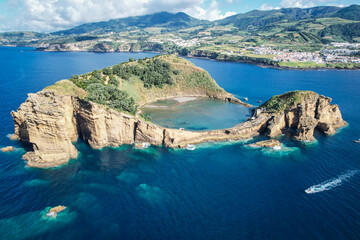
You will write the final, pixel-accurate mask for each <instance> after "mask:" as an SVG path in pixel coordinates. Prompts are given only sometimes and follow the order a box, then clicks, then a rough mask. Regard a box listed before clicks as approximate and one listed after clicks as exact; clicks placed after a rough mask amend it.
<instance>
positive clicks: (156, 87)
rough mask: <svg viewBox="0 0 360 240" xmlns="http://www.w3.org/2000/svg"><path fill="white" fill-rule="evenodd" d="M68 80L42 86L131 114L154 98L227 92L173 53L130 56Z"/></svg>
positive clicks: (212, 95)
mask: <svg viewBox="0 0 360 240" xmlns="http://www.w3.org/2000/svg"><path fill="white" fill-rule="evenodd" d="M69 80H70V81H68V80H62V81H60V82H57V83H56V84H54V85H52V86H49V87H47V88H46V89H47V90H52V91H56V92H58V93H61V94H66V95H73V96H77V97H80V98H82V99H84V100H85V101H93V102H96V103H99V104H102V105H106V106H108V107H109V108H113V109H116V110H118V111H123V112H128V113H130V114H133V115H134V114H135V113H136V112H137V110H138V107H139V106H141V105H142V104H145V103H147V102H149V101H153V100H156V99H161V98H167V97H171V96H182V95H187V96H189V95H193V96H209V97H215V98H223V99H225V96H226V95H228V94H227V93H226V92H225V91H224V90H223V89H222V88H220V87H219V86H218V85H217V83H216V82H215V80H214V79H212V78H211V76H210V75H209V73H207V72H206V71H205V70H203V69H201V68H198V67H196V66H195V65H194V64H192V63H191V62H189V61H187V60H185V59H183V58H180V57H177V56H175V55H160V56H155V57H153V58H144V59H139V60H135V59H133V58H130V59H129V61H128V62H124V63H120V64H117V65H114V66H112V67H107V68H104V69H102V70H94V71H92V72H90V73H86V74H82V75H73V76H72V77H71V79H69Z"/></svg>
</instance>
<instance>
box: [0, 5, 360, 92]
mask: <svg viewBox="0 0 360 240" xmlns="http://www.w3.org/2000/svg"><path fill="white" fill-rule="evenodd" d="M359 9H360V6H359V5H351V6H348V7H343V8H341V7H333V6H319V7H313V8H305V9H301V8H284V9H273V10H268V11H260V10H253V11H249V12H247V13H240V14H236V15H233V16H230V17H227V18H225V19H221V20H217V21H205V20H199V19H196V18H193V17H191V16H189V15H187V14H185V13H168V12H160V13H155V14H150V15H144V16H136V17H127V18H119V19H112V20H109V21H103V22H94V23H86V24H82V25H80V26H77V27H74V28H71V29H67V30H62V31H58V32H53V33H48V34H43V33H34V32H10V33H0V45H3V46H32V47H34V46H35V47H37V49H38V50H43V51H91V52H123V51H125V52H139V51H151V52H161V53H167V54H172V53H177V54H179V55H182V56H195V57H206V58H211V59H216V60H220V61H236V62H247V63H254V64H260V65H266V66H272V67H286V68H310V69H311V68H342V69H356V68H360V58H359V57H358V55H356V51H357V52H359V47H354V46H353V45H351V44H353V43H360V32H359V29H360V17H359V12H360V11H359ZM345 42H346V43H349V44H348V45H347V46H345V47H344V46H338V47H334V46H333V45H332V44H333V43H345ZM334 48H338V49H339V50H341V49H344V48H345V49H347V50H349V51H350V52H348V53H346V52H345V53H342V52H331V51H330V52H329V51H326V50H333V49H334ZM302 53H309V54H308V55H307V56H305V57H304V55H301V54H302ZM310 62H312V63H310ZM127 70H129V71H132V69H125V70H124V71H123V72H124V74H127V72H126V71H127ZM144 78H146V76H144ZM158 80H159V81H160V82H162V80H161V79H158ZM158 80H155V81H158ZM145 82H146V81H145ZM164 82H166V81H164ZM150 85H152V83H148V86H150ZM160 85H161V84H160Z"/></svg>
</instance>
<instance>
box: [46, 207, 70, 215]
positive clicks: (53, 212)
mask: <svg viewBox="0 0 360 240" xmlns="http://www.w3.org/2000/svg"><path fill="white" fill-rule="evenodd" d="M65 209H66V207H65V206H61V205H59V206H56V207H53V208H50V210H49V212H48V213H46V216H48V217H52V218H56V217H57V214H58V213H59V212H62V211H64V210H65Z"/></svg>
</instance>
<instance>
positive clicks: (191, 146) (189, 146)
mask: <svg viewBox="0 0 360 240" xmlns="http://www.w3.org/2000/svg"><path fill="white" fill-rule="evenodd" d="M195 149H196V147H195V145H192V144H188V145H186V150H190V151H194V150H195Z"/></svg>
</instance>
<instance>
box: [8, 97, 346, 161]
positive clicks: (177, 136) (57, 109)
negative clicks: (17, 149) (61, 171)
mask: <svg viewBox="0 0 360 240" xmlns="http://www.w3.org/2000/svg"><path fill="white" fill-rule="evenodd" d="M269 101H270V100H269ZM330 102H331V99H330V98H327V97H324V96H319V95H318V94H316V93H312V92H311V94H309V96H305V98H304V99H302V101H301V102H299V103H297V104H293V105H291V104H290V105H289V106H288V107H287V108H286V109H284V110H282V111H280V112H269V110H268V109H267V108H266V104H265V105H264V106H265V107H263V108H258V109H255V111H254V114H253V117H251V118H250V119H248V120H247V121H245V122H242V123H240V124H238V125H236V126H234V127H232V128H228V129H221V130H212V131H201V132H196V131H186V130H180V129H169V128H164V127H161V126H158V125H155V124H153V123H150V122H146V121H144V120H143V119H140V118H138V117H135V116H131V115H128V114H125V113H122V112H119V111H116V110H113V109H109V108H108V107H106V106H103V105H99V104H96V103H93V102H86V101H84V100H81V99H79V98H78V97H74V96H64V95H61V94H60V95H59V94H56V93H55V92H52V91H41V92H38V93H36V94H29V97H28V99H27V100H26V102H24V103H23V104H21V106H20V108H19V109H18V110H17V112H12V116H13V118H14V123H15V133H14V134H15V136H16V137H17V138H19V139H20V140H21V141H24V142H28V143H30V144H31V145H32V147H33V151H29V152H28V153H26V154H25V155H24V159H26V160H27V161H28V162H27V164H28V165H29V166H32V167H52V166H57V165H60V164H64V163H66V162H67V161H68V160H69V159H71V158H76V157H77V155H78V152H77V150H76V148H75V147H74V145H73V144H72V142H74V141H76V140H77V139H78V137H81V138H82V139H83V140H85V141H86V142H87V143H88V144H89V145H90V146H91V147H93V148H97V149H101V148H103V147H106V146H119V145H121V144H133V143H144V142H146V143H150V144H152V145H164V146H166V147H172V148H173V147H185V146H186V145H187V144H194V143H200V142H205V141H226V140H230V139H233V140H235V139H246V138H250V137H253V136H256V135H259V134H266V135H268V136H270V137H274V136H277V135H280V134H282V133H283V131H284V130H286V129H291V128H292V129H294V130H295V137H296V138H297V139H299V140H312V139H313V132H314V129H315V128H316V127H317V128H318V129H319V130H320V131H322V132H324V133H325V134H333V133H334V132H335V130H336V129H337V128H339V127H342V126H344V125H345V124H346V122H345V121H344V120H343V119H342V116H341V113H340V110H339V108H338V106H337V105H331V104H330Z"/></svg>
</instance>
